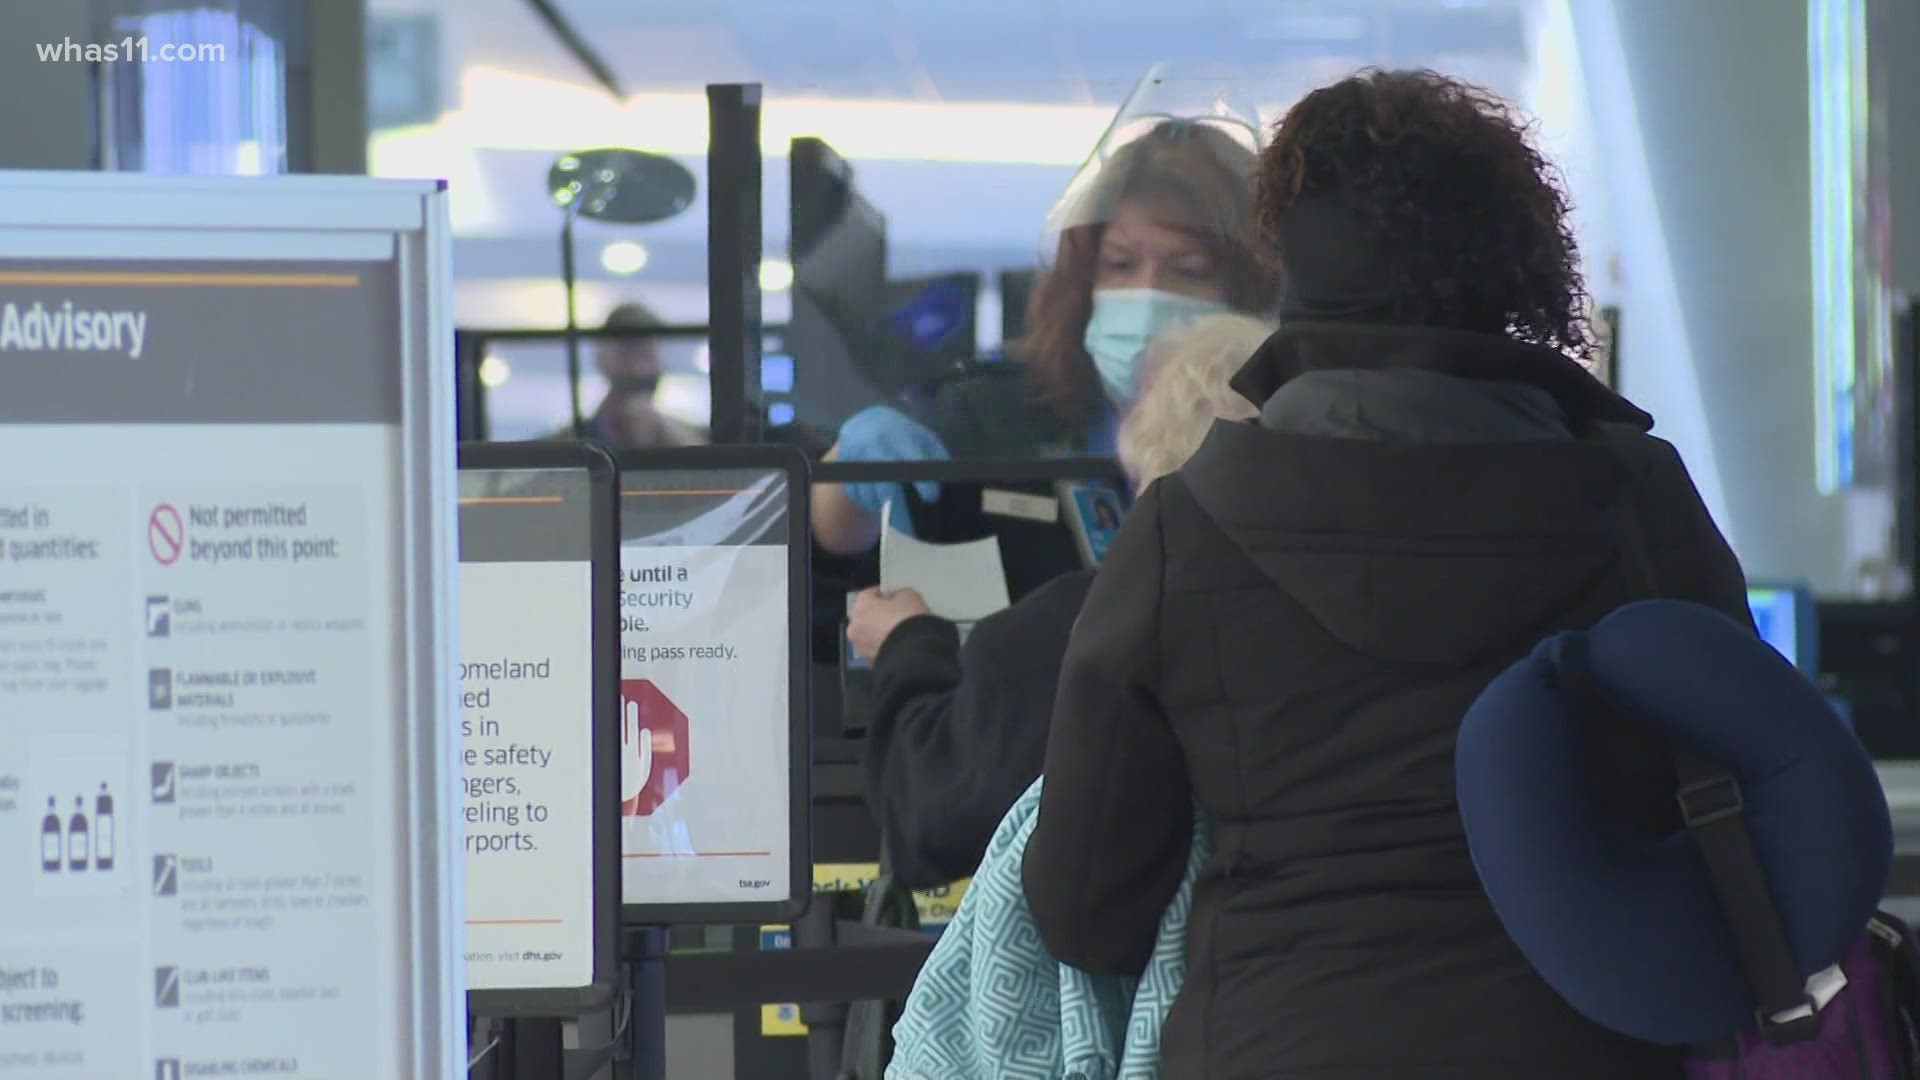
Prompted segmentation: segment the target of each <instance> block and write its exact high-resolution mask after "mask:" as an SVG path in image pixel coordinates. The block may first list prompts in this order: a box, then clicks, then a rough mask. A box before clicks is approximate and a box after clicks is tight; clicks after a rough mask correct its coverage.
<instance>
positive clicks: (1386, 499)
mask: <svg viewBox="0 0 1920 1080" xmlns="http://www.w3.org/2000/svg"><path fill="white" fill-rule="evenodd" d="M1234 388H1235V389H1236V390H1238V391H1239V392H1240V393H1241V394H1242V395H1243V396H1246V397H1247V398H1248V399H1249V400H1252V401H1253V402H1254V403H1255V404H1256V405H1258V406H1260V407H1261V416H1260V419H1259V420H1257V421H1254V422H1249V423H1226V422H1222V423H1218V424H1216V425H1215V426H1214V428H1213V430H1212V431H1211V432H1210V433H1209V434H1208V437H1207V439H1206V440H1205V442H1204V443H1203V444H1202V445H1201V447H1200V449H1199V451H1197V452H1196V453H1195V454H1194V456H1193V457H1192V459H1190V460H1189V461H1188V462H1187V464H1186V465H1185V466H1184V467H1183V468H1182V469H1181V470H1180V477H1181V479H1182V480H1183V481H1184V483H1185V484H1186V486H1187V487H1188V489H1189V490H1190V491H1191V492H1192V494H1193V496H1194V498H1195V500H1196V501H1197V502H1198V503H1199V505H1200V507H1201V509H1202V510H1203V511H1205V513H1206V515H1207V516H1208V517H1209V518H1210V519H1211V520H1212V521H1213V522H1214V524H1216V525H1217V526H1218V527H1219V528H1220V529H1221V530H1223V531H1224V532H1225V533H1226V534H1227V536H1228V537H1229V538H1230V539H1231V540H1232V541H1233V542H1234V543H1235V545H1236V546H1238V547H1239V548H1240V549H1241V550H1242V551H1243V552H1244V553H1245V554H1246V556H1247V558H1248V559H1249V560H1251V561H1252V562H1253V564H1254V565H1255V566H1256V567H1258V568H1259V570H1260V571H1261V573H1262V574H1264V575H1265V576H1266V577H1267V578H1268V579H1270V580H1272V581H1273V582H1274V583H1275V584H1276V585H1277V586H1278V587H1280V588H1281V589H1282V590H1283V591H1285V592H1286V593H1287V595H1288V596H1289V597H1291V598H1292V599H1293V600H1294V601H1295V602H1296V603H1298V604H1300V605H1301V606H1302V607H1303V608H1305V609H1306V610H1307V611H1308V612H1309V613H1310V614H1311V615H1312V616H1313V617H1314V619H1315V620H1316V621H1317V622H1319V623H1320V624H1321V625H1322V626H1323V627H1324V628H1325V629H1326V630H1327V631H1328V632H1329V633H1330V634H1332V635H1333V636H1334V637H1335V638H1336V639H1337V640H1339V641H1341V642H1343V643H1344V644H1347V645H1349V646H1351V647H1353V648H1355V649H1359V650H1363V651H1366V652H1368V653H1370V654H1373V655H1377V656H1381V657H1383V658H1388V659H1395V660H1401V661H1406V662H1410V663H1437V664H1459V663H1467V662H1471V661H1472V660H1473V659H1474V658H1476V657H1479V656H1483V655H1487V654H1488V653H1490V652H1492V651H1494V650H1504V649H1510V648H1512V647H1516V646H1518V647H1524V646H1525V645H1526V644H1529V643H1530V642H1531V641H1532V640H1534V639H1537V638H1538V637H1539V636H1540V634H1541V633H1543V632H1544V630H1545V628H1547V627H1548V625H1549V624H1550V622H1551V620H1552V619H1553V618H1554V617H1555V616H1556V615H1557V613H1559V612H1561V611H1564V610H1566V609H1567V607H1569V606H1570V605H1571V604H1573V603H1574V602H1575V601H1577V600H1578V599H1579V597H1580V596H1582V595H1584V594H1585V593H1587V592H1589V591H1590V590H1592V589H1594V588H1595V587H1598V586H1599V585H1600V583H1601V581H1602V579H1603V578H1605V577H1606V576H1607V575H1609V574H1610V572H1611V571H1612V569H1613V566H1614V559H1615V555H1614V551H1613V543H1612V538H1613V527H1612V522H1611V520H1610V518H1609V516H1608V510H1607V507H1608V506H1609V505H1610V504H1611V503H1612V501H1613V498H1614V493H1615V492H1616V491H1617V490H1618V489H1619V487H1620V484H1621V483H1622V476H1621V472H1620V467H1619V466H1618V464H1617V463H1616V462H1615V460H1614V458H1613V455H1612V454H1611V453H1610V452H1609V451H1608V450H1607V448H1606V447H1605V446H1604V445H1602V444H1600V443H1599V442H1598V441H1596V440H1591V439H1585V438H1580V437H1577V436H1578V435H1580V434H1584V433H1586V432H1588V431H1590V430H1592V429H1593V428H1594V427H1595V426H1596V425H1601V424H1608V425H1625V426H1628V427H1630V428H1633V429H1635V430H1639V431H1645V430H1647V429H1648V428H1650V427H1651V426H1652V418H1651V417H1650V416H1648V415H1647V414H1646V413H1645V412H1643V411H1641V410H1640V409H1638V408H1636V407H1635V406H1633V405H1632V404H1631V403H1629V402H1627V401H1626V399H1624V398H1622V397H1620V396H1619V395H1618V394H1615V393H1614V392H1613V391H1612V390H1610V389H1608V388H1607V387H1606V386H1604V385H1602V384H1601V383H1600V382H1599V381H1598V380H1596V379H1594V378H1593V377H1592V376H1591V375H1589V374H1588V373H1587V372H1586V370H1585V369H1584V368H1582V367H1580V366H1579V365H1578V364H1576V363H1574V362H1573V361H1571V360H1569V359H1567V358H1565V357H1563V356H1561V355H1560V354H1558V353H1556V352H1553V351H1552V350H1548V349H1542V348H1537V347H1534V346H1530V345H1525V344H1522V343H1518V342H1514V341H1511V340H1509V339H1506V338H1502V337H1497V336H1492V335H1481V334H1471V333H1465V332H1457V331H1434V330H1427V329H1416V328H1397V327H1374V326H1330V325H1317V324H1300V323H1295V324H1292V325H1291V326H1289V327H1286V328H1283V329H1282V330H1281V331H1280V332H1279V333H1277V334H1275V335H1274V336H1273V338H1272V339H1270V340H1269V341H1268V342H1267V344H1266V345H1265V346H1263V347H1262V348H1261V350H1260V351H1259V352H1258V353H1256V354H1255V355H1254V357H1253V358H1252V359H1251V360H1250V361H1249V362H1248V363H1247V365H1246V366H1245V368H1243V369H1242V370H1241V372H1240V374H1239V375H1238V376H1237V377H1236V378H1235V380H1234Z"/></svg>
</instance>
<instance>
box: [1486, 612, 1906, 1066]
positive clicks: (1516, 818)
mask: <svg viewBox="0 0 1920 1080" xmlns="http://www.w3.org/2000/svg"><path fill="white" fill-rule="evenodd" d="M1571 674H1584V675H1585V676H1586V677H1587V678H1588V679H1589V680H1591V684H1592V685H1594V686H1595V687H1597V688H1598V690H1599V691H1600V692H1601V693H1602V694H1603V695H1604V696H1605V698H1606V699H1607V700H1608V701H1609V703H1610V704H1611V706H1612V707H1611V708H1610V709H1607V710H1592V709H1588V708H1584V707H1582V705H1581V702H1580V700H1579V699H1578V698H1577V697H1576V695H1575V694H1574V693H1573V692H1571V691H1569V690H1566V689H1563V686H1562V676H1564V675H1571ZM1623 714H1624V715H1628V716H1633V717H1635V718H1637V719H1639V720H1641V721H1643V722H1645V723H1648V724H1651V725H1652V726H1654V727H1656V728H1658V729H1660V730H1662V731H1664V732H1665V733H1667V734H1668V735H1669V736H1671V737H1672V738H1674V739H1676V740H1677V741H1679V742H1682V743H1685V744H1687V745H1689V746H1691V747H1693V748H1694V749H1695V750H1696V751H1697V752H1699V753H1700V754H1702V755H1704V756H1705V757H1707V758H1708V759H1709V760H1712V761H1714V762H1717V763H1719V764H1720V765H1722V766H1723V767H1725V768H1726V769H1727V770H1728V771H1729V772H1730V773H1732V774H1733V776H1734V777H1735V779H1737V780H1738V781H1739V782H1740V787H1741V790H1742V793H1743V795H1744V798H1745V807H1746V808H1745V810H1744V812H1743V813H1742V818H1743V819H1744V820H1745V822H1746V826H1747V831H1748V832H1749V834H1750V835H1751V837H1752V840H1753V845H1754V852H1755V854H1756V855H1757V857H1758V858H1759V861H1760V865H1761V867H1762V868H1763V869H1764V871H1765V873H1766V876H1767V880H1768V882H1769V883H1770V886H1771V888H1770V890H1769V891H1770V894H1771V896H1772V898H1773V900H1774V904H1775V907H1776V908H1777V909H1778V911H1779V913H1780V918H1781V922H1782V923H1783V924H1784V929H1785V931H1786V935H1787V938H1788V941H1789V942H1790V944H1791V945H1792V949H1793V955H1794V958H1795V960H1796V961H1797V962H1798V964H1799V968H1800V972H1801V974H1802V975H1812V974H1814V973H1815V972H1818V971H1820V970H1822V969H1824V968H1826V967H1828V966H1830V965H1832V964H1835V963H1837V962H1838V961H1839V960H1840V959H1841V957H1842V955H1843V954H1844V953H1845V952H1846V950H1847V949H1848V948H1849V947H1850V946H1851V945H1852V944H1853V943H1854V942H1855V941H1857V940H1858V939H1859V938H1860V936H1861V934H1862V933H1863V932H1864V931H1865V929H1866V925H1867V920H1868V919H1869V918H1870V917H1871V916H1872V915H1873V913H1874V911H1875V910H1876V908H1877V907H1878V906H1879V904H1880V902H1881V900H1882V897H1883V894H1884V890H1885V888H1886V882H1887V875H1888V872H1889V870H1890V869H1891V866H1892V862H1893V824H1892V821H1891V818H1890V816H1889V814H1888V811H1887V803H1886V797H1885V795H1884V793H1883V792H1882V791H1881V788H1880V782H1879V778H1878V776H1877V775H1876V774H1875V772H1874V770H1873V762H1872V760H1871V759H1870V758H1869V757H1868V756H1867V753H1866V751H1865V749H1864V748H1862V747H1861V745H1860V743H1859V741H1858V740H1857V739H1856V738H1855V737H1854V735H1853V733H1852V731H1850V730H1849V729H1848V727H1847V725H1846V724H1845V722H1844V721H1842V720H1841V719H1840V717H1839V716H1837V715H1836V714H1835V713H1834V711H1833V708H1832V707H1831V706H1830V705H1828V704H1827V702H1826V700H1825V698H1823V697H1822V696H1821V694H1820V692H1819V691H1818V690H1817V689H1816V688H1815V687H1814V686H1813V685H1812V684H1811V683H1809V682H1808V681H1807V679H1806V678H1805V677H1804V676H1803V675H1801V674H1800V672H1798V671H1796V670H1795V669H1794V668H1793V666H1792V665H1791V664H1789V663H1788V662H1787V661H1786V659H1785V658H1783V657H1782V656H1780V654H1778V653H1776V652H1774V651H1773V649H1772V648H1770V647H1769V646H1767V645H1766V644H1765V643H1764V642H1762V641H1761V640H1760V639H1759V638H1757V637H1755V636H1754V634H1753V632H1752V630H1750V629H1749V628H1747V627H1744V626H1742V625H1740V624H1738V623H1736V622H1734V621H1733V620H1731V619H1728V618H1727V617H1726V616H1724V615H1721V614H1720V613H1719V612H1716V611H1713V610H1711V609H1709V608H1705V607H1701V606H1699V605H1697V604H1688V603H1682V602H1679V601H1673V600H1649V601H1643V602H1640V603H1635V604H1631V605H1629V606H1626V607H1623V608H1620V609H1619V610H1617V611H1615V612H1613V613H1612V614H1611V615H1609V616H1607V617H1606V618H1605V619H1603V620H1601V622H1600V623H1598V624H1597V625H1595V626H1594V627H1593V629H1592V630H1589V631H1587V632H1585V633H1566V634H1560V635H1558V636H1556V637H1553V638H1549V639H1548V640H1546V641H1544V642H1542V643H1541V644H1540V646H1539V647H1538V648H1536V649H1535V650H1534V652H1533V654H1532V655H1531V656H1529V657H1527V658H1526V659H1524V660H1522V661H1520V662H1519V663H1517V664H1515V665H1514V666H1513V667H1511V668H1509V669H1507V671H1506V672H1505V673H1504V674H1502V675H1501V676H1500V677H1499V678H1497V679H1495V680H1494V681H1493V683H1492V684H1490V685H1489V686H1488V687H1487V689H1486V691H1485V692H1484V693H1482V694H1481V695H1480V698H1479V700H1478V701H1476V702H1475V703H1474V705H1473V708H1472V709H1470V710H1469V711H1468V712H1467V715H1466V717H1465V719H1464V720H1463V722H1462V723H1461V727H1460V738H1459V743H1458V747H1457V749H1456V752H1455V766H1456V770H1457V784H1458V791H1459V799H1460V816H1461V818H1462V820H1463V821H1464V822H1465V824H1466V831H1467V841H1468V844H1469V846H1470V847H1471V849H1472V853H1473V863H1474V867H1475V869H1476V870H1477V871H1478V872H1479V875H1480V881H1481V884H1482V885H1483V886H1484V887H1485V888H1486V891H1487V895H1488V897H1489V898H1490V899H1491V900H1492V901H1493V907H1494V910H1495V911H1496V912H1498V913H1499V916H1500V921H1501V923H1502V924H1503V925H1504V926H1505V927H1506V930H1507V933H1508V934H1509V935H1510V936H1511V937H1512V938H1513V940H1514V941H1515V942H1516V943H1517V944H1518V945H1519V946H1520V950H1521V952H1523V953H1524V954H1525V955H1526V957H1527V959H1528V961H1529V962H1531V963H1532V965H1533V967H1534V969H1535V970H1536V971H1538V972H1539V973H1540V975H1541V976H1542V977H1543V978H1544V979H1545V980H1546V981H1547V983H1548V984H1549V985H1551V986H1552V987H1553V988H1554V990H1556V991H1557V992H1559V994H1560V995H1561V996H1562V997H1564V998H1565V999H1566V1000H1567V1001H1568V1003H1570V1004H1571V1005H1572V1006H1573V1007H1574V1008H1575V1009H1577V1010H1579V1011H1580V1012H1581V1013H1582V1014H1583V1015H1585V1016H1586V1017H1587V1018H1588V1019H1590V1020H1593V1021H1594V1022H1596V1023H1598V1024H1600V1025H1602V1026H1604V1027H1607V1028H1610V1029H1612V1030H1614V1031H1617V1032H1620V1033H1622V1034H1624V1035H1628V1036H1631V1037H1633V1038H1637V1039H1641V1040H1644V1041H1647V1042H1653V1043H1660V1044H1665V1045H1671V1046H1696V1045H1701V1044H1705V1043H1710V1042H1714V1041H1717V1040H1720V1039H1724V1038H1727V1037H1728V1036H1731V1035H1733V1034H1734V1033H1736V1032H1738V1031H1741V1030H1743V1029H1747V1028H1750V1027H1751V1026H1752V1024H1753V1020H1754V1011H1755V1004H1754V998H1753V994H1752V992H1751V991H1750V990H1749V989H1748V986H1747V981H1746V978H1745V976H1744V974H1743V972H1742V968H1741V964H1740V958H1739V953H1738V951H1737V950H1736V949H1735V946H1734V941H1733V936H1732V933H1731V932H1730V931H1729V930H1728V929H1727V926H1726V922H1725V920H1724V919H1723V918H1722V916H1721V913H1720V908H1719V901H1718V899H1717V897H1716V895H1715V893H1714V890H1713V885H1712V882H1711V881H1710V880H1709V878H1708V877H1707V870H1706V865H1705V864H1704V862H1702V860H1701V858H1700V855H1699V852H1698V850H1697V849H1696V848H1695V847H1694V841H1693V838H1692V836H1691V835H1690V834H1689V833H1688V832H1687V831H1686V830H1685V829H1684V828H1681V829H1680V830H1679V831H1677V832H1674V833H1672V834H1670V835H1667V836H1664V837H1660V838H1658V839H1655V840H1652V841H1650V842H1633V841H1628V840H1623V839H1619V838H1618V837H1619V833H1620V830H1618V829H1611V830H1610V829H1609V828H1608V827H1607V823H1606V822H1603V821H1602V819H1601V811H1600V809H1599V807H1598V805H1597V804H1596V801H1595V799H1594V796H1593V792H1592V787H1591V784H1590V782H1589V779H1588V777H1589V764H1590V763H1589V760H1588V757H1587V755H1586V754H1585V753H1584V751H1583V734H1584V731H1585V728H1586V726H1587V724H1589V723H1607V722H1609V721H1610V719H1611V718H1612V717H1615V716H1618V715H1623ZM1675 817H1676V820H1677V817H1678V813H1677V811H1676V814H1675Z"/></svg>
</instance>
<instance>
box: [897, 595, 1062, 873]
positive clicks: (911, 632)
mask: <svg viewBox="0 0 1920 1080" xmlns="http://www.w3.org/2000/svg"><path fill="white" fill-rule="evenodd" d="M1092 583H1093V574H1092V573H1090V572H1086V571H1081V572H1078V573H1071V574H1063V575H1061V576H1060V577H1057V578H1055V579H1053V580H1052V581H1049V582H1047V583H1046V584H1045V585H1042V586H1041V587H1039V588H1038V589H1035V590H1034V591H1033V592H1031V593H1028V594H1027V595H1026V596H1023V597H1021V598H1020V602H1019V603H1017V604H1014V605H1013V606H1012V607H1010V608H1007V609H1006V610H1005V611H999V612H995V613H994V614H992V615H989V616H987V617H986V618H984V619H982V620H980V621H979V622H977V623H975V624H974V627H973V632H972V633H970V634H968V635H967V641H966V644H965V645H964V646H963V645H962V644H961V643H960V636H959V633H958V631H957V630H956V628H955V627H954V625H953V624H952V623H950V622H948V621H946V620H945V619H941V618H936V617H934V616H931V615H926V616H921V617H919V618H914V619H908V620H907V621H905V622H903V623H901V624H900V625H899V626H897V627H895V628H894V630H893V633H891V634H889V635H887V640H886V642H885V643H884V644H882V645H881V646H880V655H878V656H876V657H874V662H873V685H874V708H873V728H872V730H871V731H869V732H868V734H867V800H868V802H869V803H870V804H871V805H872V807H873V811H874V814H875V816H876V817H877V818H878V819H879V821H880V824H881V834H882V836H883V837H884V838H885V843H886V848H887V858H888V864H889V867H890V869H891V870H892V871H893V874H894V876H895V877H897V878H899V879H900V881H901V883H902V884H904V885H906V886H907V887H908V888H913V889H925V888H932V887H933V886H936V885H945V884H947V883H948V882H951V881H957V880H959V879H960V878H963V877H967V876H969V875H971V874H972V873H973V872H974V870H975V869H977V868H978V867H979V865H980V858H981V856H983V855H985V854H986V852H987V842H988V841H990V840H992V839H993V831H994V830H995V829H997V828H999V826H1000V819H1001V818H1003V817H1006V816H1007V810H1008V809H1010V808H1011V807H1012V806H1013V804H1014V801H1015V800H1017V799H1019V798H1020V796H1021V795H1022V794H1024V793H1025V792H1026V790H1027V788H1029V787H1032V786H1033V781H1034V779H1035V778H1036V777H1038V776H1039V775H1040V766H1041V763H1042V762H1043V761H1044V760H1045V758H1046V752H1047V724H1048V723H1049V721H1050V720H1051V719H1052V716H1053V688H1054V685H1055V683H1057V682H1058V681H1059V679H1060V661H1061V659H1062V658H1063V657H1065V656H1066V653H1067V637H1068V635H1069V634H1070V633H1072V631H1073V620H1074V619H1075V618H1077V617H1078V616H1079V614H1080V604H1081V602H1082V601H1084V600H1085V599H1086V596H1087V588H1088V587H1089V586H1090V585H1091V584H1092Z"/></svg>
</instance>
